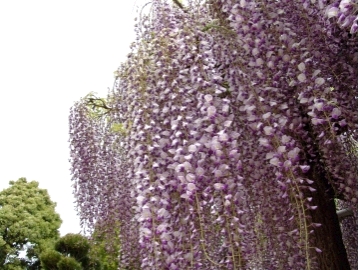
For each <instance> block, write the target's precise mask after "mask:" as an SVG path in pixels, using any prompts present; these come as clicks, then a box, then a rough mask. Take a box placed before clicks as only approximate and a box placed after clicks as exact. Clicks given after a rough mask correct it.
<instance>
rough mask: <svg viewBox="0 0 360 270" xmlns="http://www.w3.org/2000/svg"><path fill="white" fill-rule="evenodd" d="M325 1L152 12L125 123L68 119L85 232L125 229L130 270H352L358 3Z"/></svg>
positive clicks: (124, 84)
mask: <svg viewBox="0 0 360 270" xmlns="http://www.w3.org/2000/svg"><path fill="white" fill-rule="evenodd" d="M175 2H177V1H175ZM328 2H331V3H327V4H326V3H325V1H310V0H292V1H288V0H279V1H270V0H269V1H267V0H261V1H260V0H252V1H245V0H239V1H237V0H208V1H196V0H193V1H188V4H187V5H186V7H185V6H184V7H183V5H182V4H181V5H180V6H179V5H177V4H176V5H173V4H170V3H168V2H167V1H162V0H155V1H152V9H151V11H150V13H149V15H148V16H145V15H143V16H141V18H140V20H139V22H138V25H137V28H136V31H137V35H138V37H137V39H136V42H134V43H133V44H132V47H131V48H132V52H131V53H130V54H129V56H128V60H127V61H126V62H125V63H124V64H122V65H121V66H120V67H119V69H118V71H117V72H116V74H117V76H116V84H115V88H114V89H113V90H112V91H111V92H110V93H109V96H108V99H107V105H106V106H107V107H109V108H112V110H110V111H108V113H107V114H106V117H105V116H104V117H98V118H96V119H94V118H92V117H90V116H89V115H91V111H92V108H90V107H89V106H88V104H87V103H86V101H85V100H80V101H79V102H77V103H76V104H75V106H74V107H73V108H72V110H71V114H70V118H69V120H70V144H71V162H72V174H73V181H74V192H75V195H76V198H77V204H78V210H79V213H80V216H81V220H82V224H83V226H84V227H85V228H87V229H89V230H90V231H92V230H93V229H94V226H95V224H96V221H97V220H102V221H103V222H105V223H107V224H108V225H109V227H115V226H116V227H118V228H119V232H120V239H121V243H123V244H122V245H121V250H120V252H121V261H120V265H119V266H120V267H123V268H125V267H133V268H135V269H307V270H309V269H349V268H350V265H349V262H348V261H349V260H348V258H347V255H346V251H345V248H344V244H343V240H342V238H341V230H340V225H339V222H338V219H337V216H336V207H335V203H334V199H335V198H338V199H341V200H342V201H344V202H345V203H346V204H347V205H348V207H351V208H352V209H353V212H354V214H355V217H357V200H358V198H357V151H355V149H357V146H356V147H354V144H355V145H357V121H358V115H357V112H358V111H357V98H356V97H357V78H358V77H357V1H356V0H342V1H328ZM334 8H336V9H334ZM333 14H335V15H334V16H333ZM337 16H339V17H337ZM344 16H345V19H344ZM354 16H356V19H355V18H354ZM345 22H346V23H345ZM114 123H122V126H123V127H126V134H125V133H123V132H113V130H112V129H113V127H114V126H113V125H114ZM116 221H121V222H118V223H116ZM345 227H346V229H347V230H350V233H351V235H353V236H356V237H355V238H356V239H357V225H356V224H353V223H352V225H351V226H344V228H345ZM345 242H346V241H345ZM349 255H350V256H353V253H351V254H350V253H349ZM350 261H353V260H350ZM353 267H354V265H353Z"/></svg>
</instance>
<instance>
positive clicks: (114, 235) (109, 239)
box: [90, 221, 121, 270]
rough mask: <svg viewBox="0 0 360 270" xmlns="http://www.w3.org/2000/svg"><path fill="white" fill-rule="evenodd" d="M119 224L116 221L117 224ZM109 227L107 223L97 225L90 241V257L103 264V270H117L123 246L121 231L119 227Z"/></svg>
mask: <svg viewBox="0 0 360 270" xmlns="http://www.w3.org/2000/svg"><path fill="white" fill-rule="evenodd" d="M117 223H118V222H116V221H115V224H117ZM117 225H118V224H117ZM109 227H110V226H109V225H108V224H107V223H106V222H102V223H101V224H100V223H98V224H96V225H95V230H94V232H93V234H92V236H91V241H90V243H91V249H90V256H91V257H92V258H96V259H97V260H99V261H100V262H101V265H102V269H103V270H117V269H119V258H118V257H119V253H120V244H121V243H120V231H119V227H118V226H113V228H109Z"/></svg>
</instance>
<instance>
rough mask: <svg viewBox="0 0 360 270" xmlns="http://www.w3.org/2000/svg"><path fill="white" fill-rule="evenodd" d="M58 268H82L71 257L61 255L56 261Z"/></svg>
mask: <svg viewBox="0 0 360 270" xmlns="http://www.w3.org/2000/svg"><path fill="white" fill-rule="evenodd" d="M57 267H58V268H57V269H59V270H82V269H83V268H82V267H81V264H80V263H79V262H78V261H76V260H75V258H73V257H62V258H61V260H60V261H59V262H58V263H57Z"/></svg>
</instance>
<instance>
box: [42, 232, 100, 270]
mask: <svg viewBox="0 0 360 270" xmlns="http://www.w3.org/2000/svg"><path fill="white" fill-rule="evenodd" d="M53 248H54V249H48V250H46V251H45V252H43V253H42V254H41V256H40V259H41V265H42V266H43V267H44V268H45V269H48V270H60V269H86V270H100V269H103V268H102V267H101V263H100V261H99V260H98V259H97V257H94V256H92V255H91V254H90V250H91V245H90V243H89V240H88V239H87V237H85V236H83V235H81V234H73V233H68V234H66V235H65V236H63V237H61V238H60V239H59V240H57V241H56V242H55V244H54V247H53ZM64 258H71V260H70V259H64ZM78 267H80V268H78Z"/></svg>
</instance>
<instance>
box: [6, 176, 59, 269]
mask: <svg viewBox="0 0 360 270" xmlns="http://www.w3.org/2000/svg"><path fill="white" fill-rule="evenodd" d="M9 183H10V187H9V188H7V189H4V190H3V191H1V192H0V265H1V267H0V268H1V269H24V268H26V269H40V261H39V254H40V253H41V252H42V251H43V250H45V249H46V248H47V247H48V246H49V245H51V243H52V242H54V241H56V240H57V239H58V238H59V231H58V229H59V227H60V225H61V222H62V221H61V219H60V216H59V214H57V213H56V212H55V206H56V203H54V202H52V201H51V200H50V197H49V194H48V192H47V190H45V189H40V188H39V183H38V182H36V181H31V182H27V181H26V178H20V179H19V180H17V181H10V182H9ZM21 251H23V252H26V257H22V258H20V257H19V254H20V252H21Z"/></svg>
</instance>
